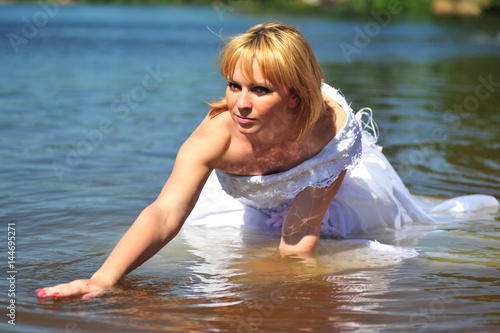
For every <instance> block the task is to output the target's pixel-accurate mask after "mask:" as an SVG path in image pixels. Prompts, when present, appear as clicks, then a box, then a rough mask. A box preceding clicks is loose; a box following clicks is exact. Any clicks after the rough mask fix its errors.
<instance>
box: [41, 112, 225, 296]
mask: <svg viewBox="0 0 500 333" xmlns="http://www.w3.org/2000/svg"><path fill="white" fill-rule="evenodd" d="M204 123H205V122H204ZM202 126H203V123H202ZM200 127H201V126H200ZM208 132H210V131H206V130H200V128H199V129H198V130H197V131H195V132H194V133H193V135H191V137H190V138H189V139H188V140H187V141H186V142H185V143H184V144H183V145H182V147H181V149H180V150H179V153H178V155H177V158H176V161H175V165H174V168H173V170H172V173H171V175H170V177H169V179H168V181H167V182H166V184H165V186H164V187H163V189H162V191H161V193H160V195H159V196H158V198H157V199H156V200H155V201H154V202H153V203H152V204H151V205H149V206H148V207H146V208H145V209H144V210H143V211H142V212H141V214H140V215H139V217H138V218H137V219H136V221H135V222H134V223H133V224H132V226H131V227H130V229H129V230H128V231H127V232H126V233H125V235H124V236H123V237H122V238H121V240H120V241H119V242H118V244H117V245H116V246H115V248H114V249H113V251H112V253H111V254H110V255H109V257H108V259H107V260H106V261H105V262H104V264H103V265H102V266H101V268H100V269H99V270H98V271H97V272H95V273H94V274H93V275H92V277H91V278H90V279H88V280H76V281H73V282H70V283H66V284H60V285H57V286H54V287H49V288H43V289H37V292H38V296H39V297H66V296H74V295H84V298H89V297H92V296H95V295H98V294H100V293H102V292H103V291H104V290H106V289H107V288H109V287H111V286H112V285H114V284H116V283H117V282H118V281H119V280H120V279H122V278H123V277H124V276H125V275H126V274H128V273H129V272H131V271H132V270H134V269H135V268H137V267H139V266H140V265H141V264H143V263H144V262H145V261H147V260H148V259H149V258H151V257H152V256H153V255H154V254H155V253H157V252H158V251H159V250H160V249H162V248H163V247H164V246H165V245H166V244H167V243H168V242H170V241H171V240H172V239H173V238H174V237H175V236H176V235H177V233H178V232H179V231H180V229H181V227H182V225H183V223H184V221H185V220H186V218H187V217H188V215H189V213H190V212H191V210H192V209H193V207H194V205H195V203H196V201H197V199H198V196H199V194H200V192H201V190H202V188H203V186H204V184H205V182H206V180H207V178H208V176H209V175H210V172H211V171H212V168H211V166H210V165H211V161H213V160H214V159H217V157H218V156H220V154H221V153H222V151H223V150H224V143H223V142H222V141H221V139H220V138H213V135H212V136H207V135H205V134H204V133H208ZM217 147H219V148H220V149H217Z"/></svg>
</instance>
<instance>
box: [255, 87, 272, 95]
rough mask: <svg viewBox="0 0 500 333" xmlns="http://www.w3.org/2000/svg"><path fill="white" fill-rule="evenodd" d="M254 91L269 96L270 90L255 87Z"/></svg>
mask: <svg viewBox="0 0 500 333" xmlns="http://www.w3.org/2000/svg"><path fill="white" fill-rule="evenodd" d="M254 91H255V92H257V93H258V94H269V93H270V92H271V90H269V89H267V88H266V87H260V86H258V87H255V88H254Z"/></svg>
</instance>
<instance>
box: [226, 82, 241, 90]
mask: <svg viewBox="0 0 500 333" xmlns="http://www.w3.org/2000/svg"><path fill="white" fill-rule="evenodd" d="M227 86H228V87H229V89H231V90H237V89H240V86H239V85H237V84H236V83H234V82H228V83H227Z"/></svg>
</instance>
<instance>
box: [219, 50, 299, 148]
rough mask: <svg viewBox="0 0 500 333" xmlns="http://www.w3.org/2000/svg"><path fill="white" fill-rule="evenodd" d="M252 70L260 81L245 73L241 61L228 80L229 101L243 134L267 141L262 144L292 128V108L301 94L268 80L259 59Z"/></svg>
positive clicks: (281, 136) (234, 117)
mask: <svg viewBox="0 0 500 333" xmlns="http://www.w3.org/2000/svg"><path fill="white" fill-rule="evenodd" d="M252 72H253V76H254V79H255V81H256V84H254V83H252V82H251V81H250V80H249V79H247V78H246V77H245V76H244V74H243V71H242V69H241V63H240V61H239V60H238V62H236V65H235V68H234V71H233V76H232V78H229V79H228V86H227V89H226V101H227V106H228V108H229V112H230V113H231V117H232V119H233V121H234V124H235V125H236V127H237V129H238V131H240V133H242V134H245V135H248V136H255V137H256V138H258V139H260V140H264V141H262V143H272V141H273V140H283V138H285V137H287V136H288V135H289V134H290V131H291V130H292V123H293V119H294V117H293V111H292V109H293V108H295V107H296V106H297V104H298V97H297V96H295V95H293V94H291V93H290V92H289V91H288V89H286V88H285V87H279V86H274V85H273V84H272V83H271V82H269V81H267V80H265V79H264V76H263V75H262V72H261V71H260V68H259V65H258V63H257V61H256V60H254V61H253V63H252Z"/></svg>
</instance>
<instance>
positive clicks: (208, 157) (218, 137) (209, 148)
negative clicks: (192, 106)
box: [180, 112, 231, 168]
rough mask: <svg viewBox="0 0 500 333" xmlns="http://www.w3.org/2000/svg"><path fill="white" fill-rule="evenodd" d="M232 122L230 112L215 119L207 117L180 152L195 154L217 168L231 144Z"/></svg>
mask: <svg viewBox="0 0 500 333" xmlns="http://www.w3.org/2000/svg"><path fill="white" fill-rule="evenodd" d="M230 121H231V119H230V117H229V115H228V112H223V113H221V114H219V115H217V116H215V117H210V116H208V115H207V116H206V117H205V119H203V121H202V122H201V123H200V125H199V126H198V127H197V128H196V129H195V130H194V131H193V133H192V134H191V135H190V136H189V138H188V139H187V140H186V141H185V142H184V144H183V145H182V147H181V150H180V152H183V153H188V154H194V155H196V156H197V158H201V159H202V160H203V161H204V162H205V163H207V164H208V165H210V166H212V167H214V168H216V167H217V164H218V163H219V162H218V161H220V160H221V159H223V158H224V155H225V154H226V152H227V150H228V148H229V145H230V142H231V127H230Z"/></svg>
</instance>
